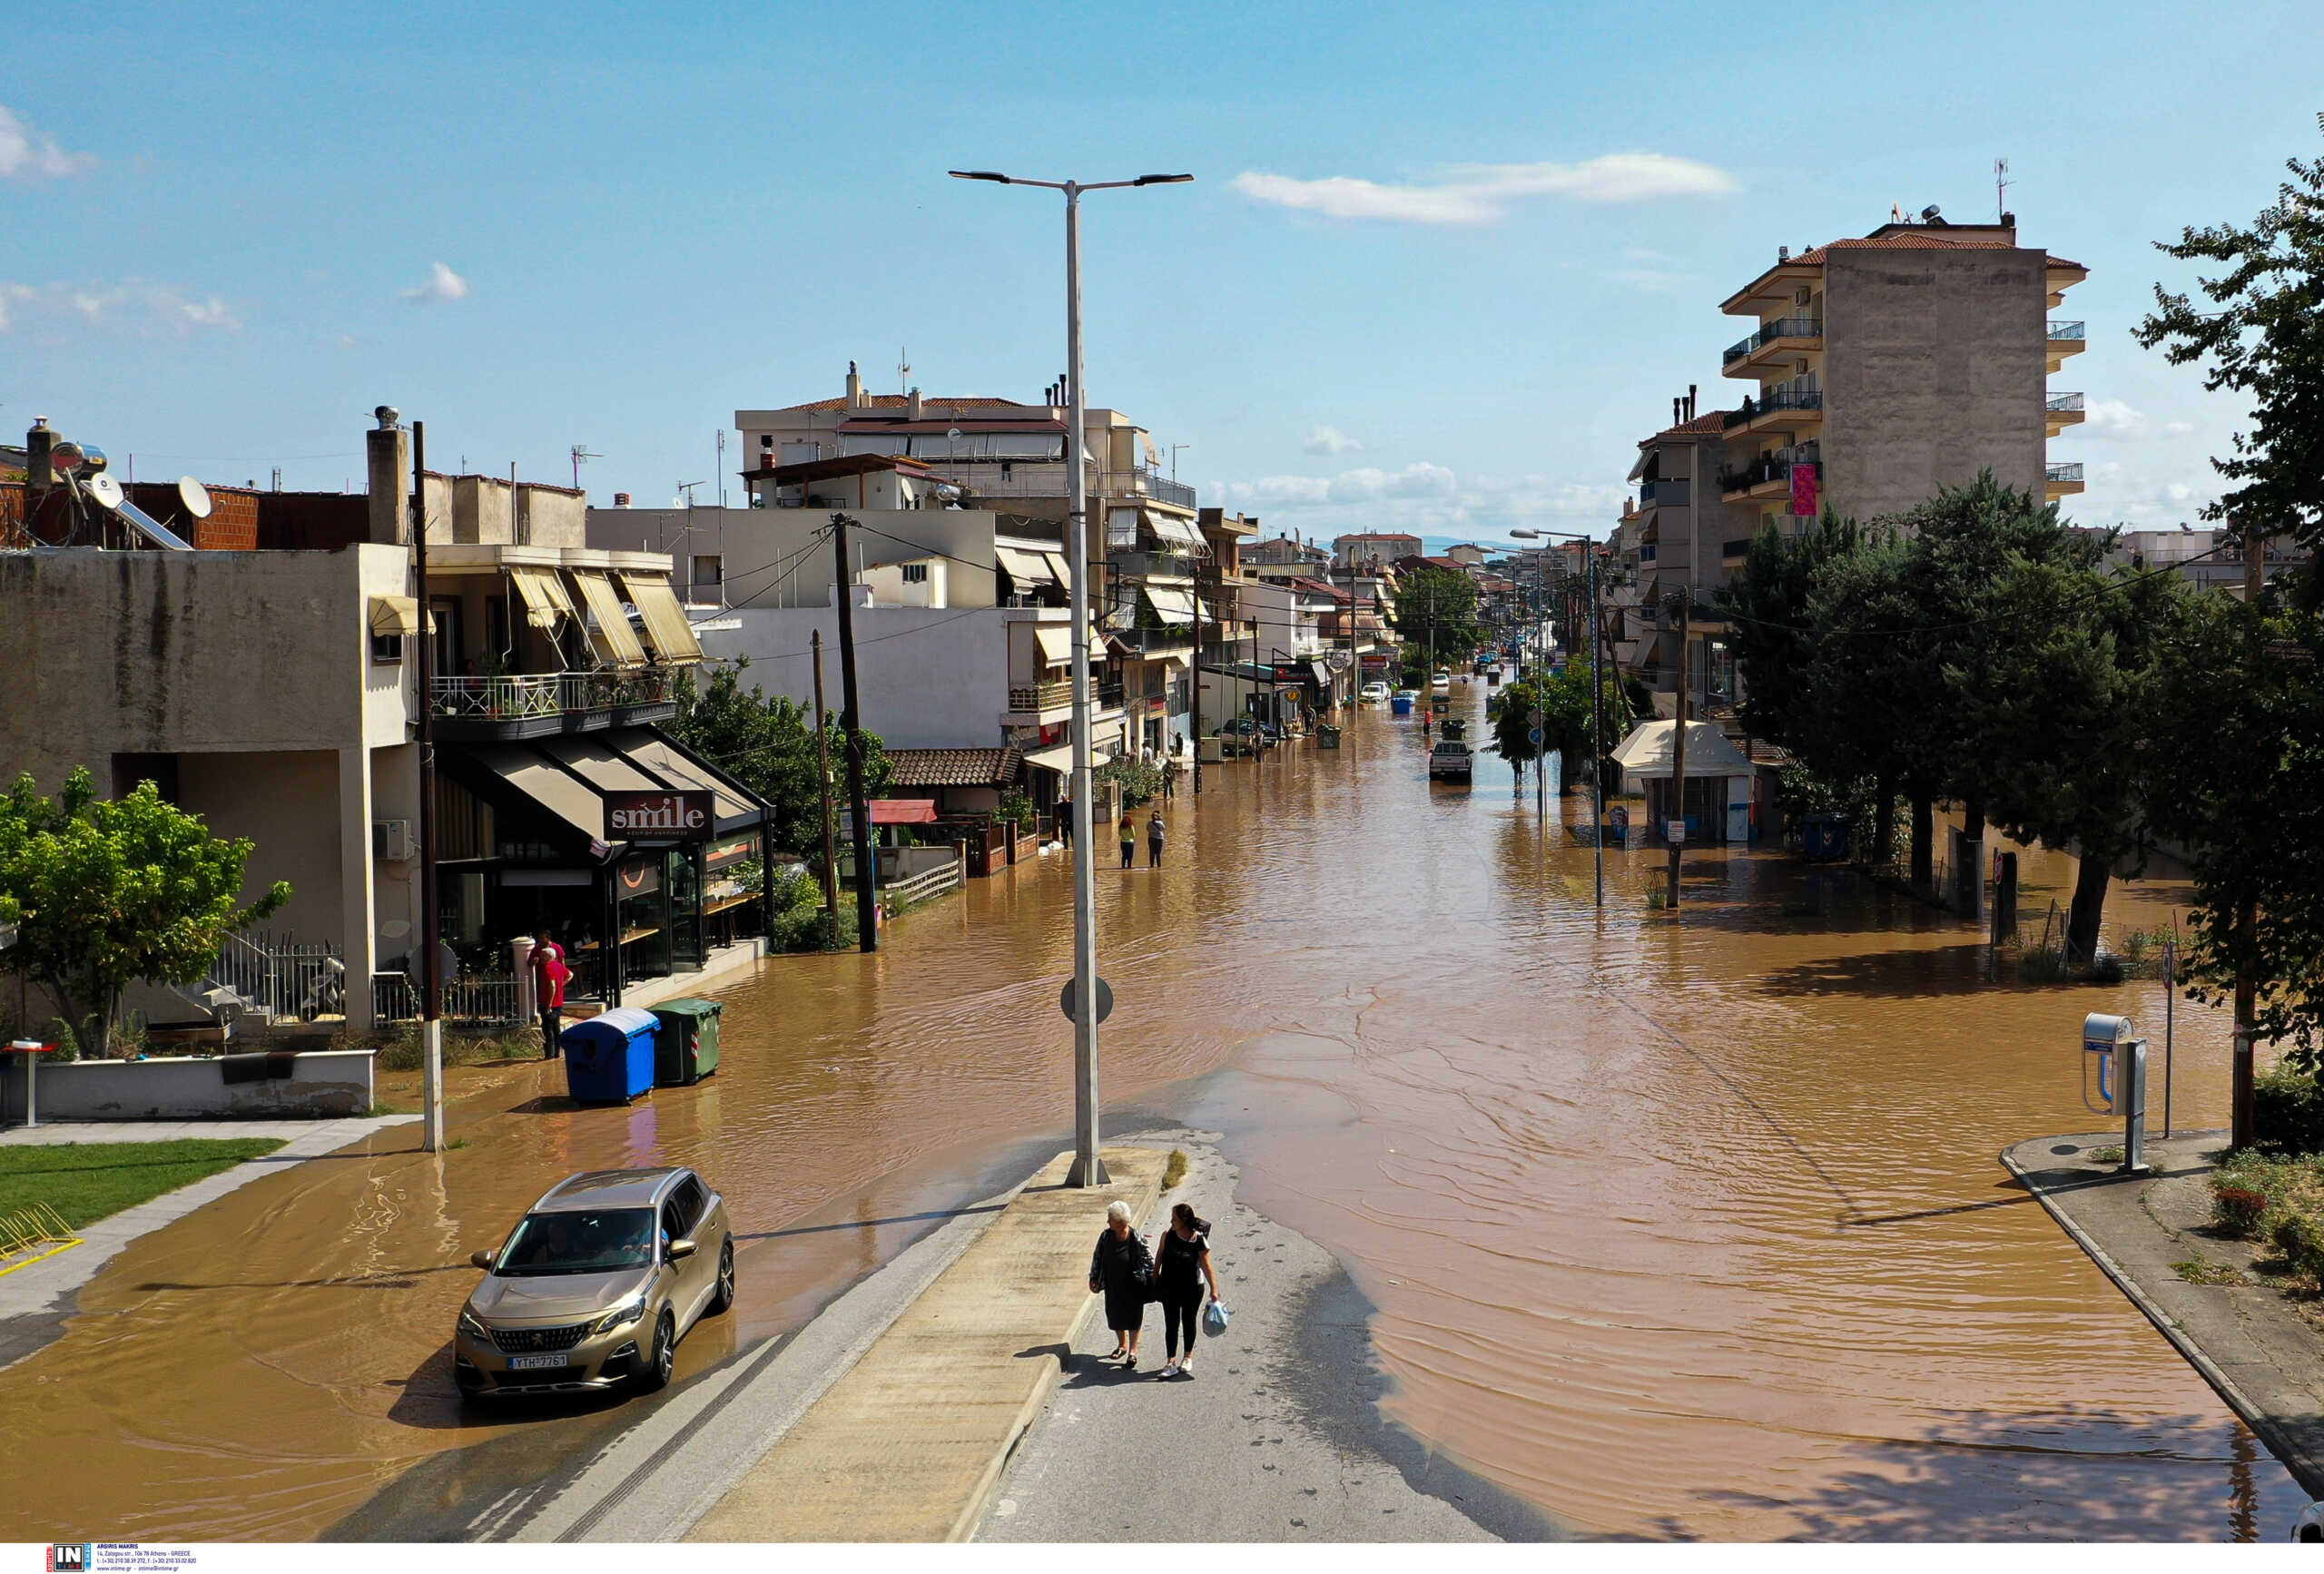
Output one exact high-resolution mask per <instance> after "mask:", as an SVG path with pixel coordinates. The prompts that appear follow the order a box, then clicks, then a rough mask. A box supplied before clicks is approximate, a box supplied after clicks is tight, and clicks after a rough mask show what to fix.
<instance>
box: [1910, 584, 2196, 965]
mask: <svg viewBox="0 0 2324 1574" xmlns="http://www.w3.org/2000/svg"><path fill="white" fill-rule="evenodd" d="M2188 595H2189V593H2188V592H2187V590H2186V589H2185V587H2184V585H2183V584H2182V583H2181V581H2180V580H2179V579H2178V578H2177V577H2176V576H2175V575H2165V574H2142V575H2118V574H2115V573H2112V572H2111V571H2108V570H2105V569H2102V568H2100V567H2098V566H2094V565H2083V566H2071V565H2061V564H2056V563H2038V562H2026V561H2021V562H2019V563H2017V564H2015V565H2014V566H2012V567H2011V568H2010V569H2009V570H2008V571H2007V573H2006V574H2005V575H2004V576H2003V577H2002V578H2001V580H2000V581H1999V582H1998V583H1997V584H1996V585H1994V589H1993V592H1992V595H1991V598H1990V605H1992V607H1993V608H1994V613H1993V621H1991V622H1990V623H1987V624H1985V625H1982V626H1980V627H1979V628H1978V629H1977V630H1976V631H1974V632H1975V633H1976V634H1977V635H1979V637H1978V638H1976V639H1974V640H1972V641H1968V642H1965V643H1964V644H1963V646H1962V647H1961V650H1960V653H1959V655H1960V659H1959V661H1958V663H1957V664H1955V665H1954V666H1952V667H1950V668H1949V669H1948V670H1947V673H1946V678H1947V687H1948V688H1949V690H1950V694H1949V696H1948V701H1947V703H1946V705H1945V709H1946V710H1947V711H1948V712H1950V713H1951V715H1952V716H1953V717H1954V718H1956V721H1955V725H1956V726H1957V727H1958V728H1959V730H1960V731H1961V733H1962V734H1963V736H1964V738H1965V744H1966V747H1967V750H1968V752H1969V754H1970V756H1971V758H1972V759H1974V762H1975V770H1976V772H1977V773H1978V777H1979V780H1980V782H1982V784H1983V786H1984V792H1985V795H1986V799H1985V802H1986V807H1987V811H1988V812H1989V813H1990V814H1991V815H1992V818H1993V821H1994V824H1996V825H1999V826H2001V827H2002V828H2003V829H2004V830H2005V831H2008V832H2009V833H2010V835H2011V836H2013V837H2014V838H2016V839H2017V840H2018V841H2041V842H2043V843H2045V844H2047V845H2048V846H2051V847H2055V848H2069V847H2070V848H2072V849H2073V852H2074V856H2075V860H2076V864H2075V871H2074V889H2073V905H2072V907H2071V908H2070V909H2069V910H2068V913H2067V917H2066V940H2065V945H2066V954H2067V955H2068V957H2070V958H2071V959H2074V960H2077V961H2081V962H2085V963H2087V962H2089V961H2092V960H2093V959H2095V958H2096V956H2097V952H2098V934H2099V925H2100V921H2101V920H2102V918H2103V916H2104V912H2105V904H2106V888H2107V884H2108V881H2109V880H2110V878H2111V877H2112V871H2113V870H2114V869H2115V868H2116V866H2118V865H2123V864H2127V865H2129V866H2130V867H2132V869H2134V870H2135V869H2138V868H2142V867H2143V865H2144V863H2145V857H2146V850H2147V847H2148V845H2149V842H2150V840H2151V832H2150V831H2149V828H2148V808H2149V800H2150V796H2151V793H2150V788H2149V782H2148V775H2149V772H2150V769H2151V766H2150V761H2151V759H2152V746H2151V743H2150V733H2151V730H2152V725H2153V722H2154V715H2155V708H2156V703H2157V698H2156V664H2157V659H2158V655H2159V653H2160V651H2161V649H2162V645H2163V643H2164V642H2165V641H2166V640H2167V639H2169V638H2170V637H2171V632H2172V630H2173V629H2174V627H2175V626H2176V625H2178V623H2179V622H2180V621H2181V617H2182V615H2183V614H2184V611H2185V604H2186V602H2187V599H2188Z"/></svg>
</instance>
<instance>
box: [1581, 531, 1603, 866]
mask: <svg viewBox="0 0 2324 1574" xmlns="http://www.w3.org/2000/svg"><path fill="white" fill-rule="evenodd" d="M1584 545H1585V547H1586V549H1587V550H1588V552H1589V554H1590V816H1591V818H1592V819H1594V820H1595V821H1597V832H1596V834H1594V835H1593V836H1591V837H1590V844H1591V846H1592V847H1593V849H1594V850H1595V851H1596V853H1597V859H1598V905H1599V906H1600V907H1601V908H1602V907H1604V906H1605V905H1606V680H1605V678H1604V677H1602V676H1601V675H1600V673H1599V670H1598V545H1597V543H1596V542H1594V541H1593V542H1588V543H1585V544H1584Z"/></svg>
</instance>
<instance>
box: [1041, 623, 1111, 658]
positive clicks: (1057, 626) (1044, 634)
mask: <svg viewBox="0 0 2324 1574" xmlns="http://www.w3.org/2000/svg"><path fill="white" fill-rule="evenodd" d="M1033 643H1034V644H1037V645H1039V646H1040V647H1041V660H1042V661H1044V662H1046V663H1047V664H1049V665H1050V666H1053V667H1061V666H1065V665H1067V664H1069V663H1070V662H1071V661H1072V660H1073V628H1072V625H1069V624H1062V623H1043V624H1036V625H1034V626H1033ZM1089 659H1090V660H1092V661H1103V660H1105V659H1106V657H1105V637H1104V636H1103V635H1100V634H1099V633H1098V631H1097V630H1096V629H1094V628H1093V629H1091V630H1090V631H1089Z"/></svg>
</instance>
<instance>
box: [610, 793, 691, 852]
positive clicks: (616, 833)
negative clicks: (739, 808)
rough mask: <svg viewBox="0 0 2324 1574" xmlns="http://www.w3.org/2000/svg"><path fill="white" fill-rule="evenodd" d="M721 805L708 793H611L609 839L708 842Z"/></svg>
mask: <svg viewBox="0 0 2324 1574" xmlns="http://www.w3.org/2000/svg"><path fill="white" fill-rule="evenodd" d="M717 821H718V804H717V801H716V800H715V799H714V798H713V797H712V796H711V795H710V794H709V793H707V792H608V793H606V840H607V841H709V840H710V838H711V835H712V834H713V832H714V831H715V830H716V829H717Z"/></svg>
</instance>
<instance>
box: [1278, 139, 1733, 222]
mask: <svg viewBox="0 0 2324 1574" xmlns="http://www.w3.org/2000/svg"><path fill="white" fill-rule="evenodd" d="M1233 184H1234V187H1235V189H1236V191H1238V192H1242V193H1243V194H1244V195H1245V196H1246V197H1249V198H1252V199H1253V200H1255V201H1256V202H1272V203H1274V204H1275V206H1277V207H1283V208H1294V209H1297V210H1300V211H1302V212H1311V213H1321V214H1323V215H1324V216H1325V217H1326V218H1333V219H1379V220H1384V221H1388V222H1390V223H1400V224H1486V223H1491V222H1492V221H1494V220H1496V219H1499V218H1501V217H1502V215H1503V214H1504V213H1506V212H1508V209H1509V204H1510V203H1511V202H1515V201H1518V200H1519V199H1521V198H1525V197H1566V198H1570V199H1571V200H1572V201H1574V202H1652V201H1654V200H1656V199H1658V198H1662V197H1712V196H1718V195H1721V194H1723V193H1725V192H1731V191H1733V190H1734V189H1735V180H1734V177H1733V176H1731V175H1729V174H1728V173H1727V172H1725V171H1723V170H1719V169H1715V168H1713V167H1712V166H1711V165H1709V164H1705V163H1698V162H1696V161H1694V160H1692V159H1680V158H1673V157H1671V156H1670V155H1669V154H1668V153H1608V154H1606V155H1604V156H1603V157H1600V158H1595V159H1590V160H1587V161H1585V162H1581V163H1578V164H1555V163H1539V164H1466V165H1459V166H1456V167H1454V168H1452V169H1449V170H1447V171H1445V172H1443V178H1442V179H1440V180H1438V181H1435V182H1431V183H1429V184H1425V185H1384V184H1382V183H1380V182H1376V181H1367V180H1363V179H1360V178H1358V177H1356V176H1354V175H1327V176H1324V178H1323V179H1321V180H1314V181H1301V180H1295V179H1293V178H1292V177H1291V176H1288V175H1271V174H1265V173H1262V172H1259V171H1256V170H1246V171H1245V172H1243V173H1241V174H1239V175H1237V176H1236V177H1235V179H1234V182H1233Z"/></svg>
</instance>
